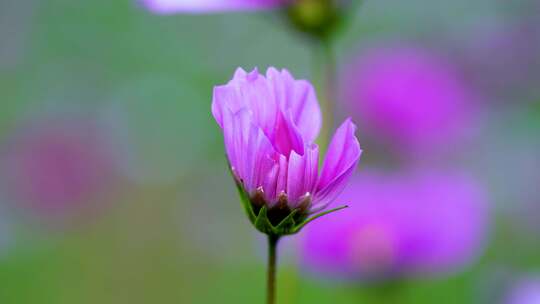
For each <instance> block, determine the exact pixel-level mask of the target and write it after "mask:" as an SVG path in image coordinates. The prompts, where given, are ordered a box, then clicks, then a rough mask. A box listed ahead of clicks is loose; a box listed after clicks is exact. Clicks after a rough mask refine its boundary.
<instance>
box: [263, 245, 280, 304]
mask: <svg viewBox="0 0 540 304" xmlns="http://www.w3.org/2000/svg"><path fill="white" fill-rule="evenodd" d="M278 241H279V236H276V235H268V275H267V281H266V292H267V293H266V303H267V304H275V303H276V262H277V244H278Z"/></svg>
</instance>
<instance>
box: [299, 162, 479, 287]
mask: <svg viewBox="0 0 540 304" xmlns="http://www.w3.org/2000/svg"><path fill="white" fill-rule="evenodd" d="M338 200H340V201H341V200H342V201H346V202H348V203H349V204H350V205H349V206H350V208H349V209H348V210H347V212H341V213H338V214H336V215H335V216H334V217H333V219H332V220H327V219H326V218H322V219H320V220H317V221H315V222H314V223H312V224H310V225H309V226H308V227H307V228H306V231H305V233H304V238H303V239H302V245H301V247H302V250H301V251H302V258H301V259H300V260H301V261H303V263H304V267H305V269H306V270H307V271H309V272H312V273H316V274H322V275H325V276H328V277H332V278H347V279H368V280H369V279H385V278H393V279H395V278H400V277H408V276H414V275H418V274H436V273H440V272H447V271H455V270H456V268H457V267H460V266H464V265H466V264H468V263H470V262H471V261H473V260H474V258H475V257H477V256H478V254H479V253H480V252H481V249H482V248H483V244H484V239H485V237H486V229H487V221H488V214H487V209H486V207H487V206H486V198H485V197H484V194H483V192H482V189H481V188H479V186H478V185H477V184H476V183H475V182H474V181H473V180H471V179H469V178H468V177H465V176H463V175H460V174H448V172H440V173H438V172H416V173H402V174H400V175H385V174H380V173H379V174H376V173H371V174H364V175H361V176H357V177H356V178H355V179H354V180H353V182H352V183H351V185H349V186H348V187H347V189H346V190H345V191H344V193H343V194H342V195H340V196H339V197H338Z"/></svg>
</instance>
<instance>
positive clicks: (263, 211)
mask: <svg viewBox="0 0 540 304" xmlns="http://www.w3.org/2000/svg"><path fill="white" fill-rule="evenodd" d="M237 188H238V193H239V194H240V200H241V201H242V205H243V207H244V209H245V211H246V214H247V216H248V218H249V220H250V222H251V223H252V224H253V226H255V228H256V229H257V230H259V231H260V232H262V233H264V234H267V235H273V236H283V235H291V234H296V233H298V232H300V230H301V229H302V228H304V226H306V225H307V224H308V223H310V222H311V221H313V220H316V219H318V218H320V217H322V216H325V215H327V214H330V213H333V212H336V211H339V210H342V209H345V208H347V207H348V206H341V207H338V208H334V209H330V210H327V211H323V212H320V213H317V214H316V215H313V216H312V217H309V218H308V217H307V216H302V215H301V214H302V212H303V211H302V210H301V209H300V208H298V209H293V210H292V211H291V212H290V213H289V214H288V215H287V216H286V217H285V218H284V219H283V220H281V222H279V224H277V225H274V224H272V222H271V221H270V219H269V218H268V207H267V206H262V207H261V208H260V209H259V210H258V212H257V213H256V211H255V209H254V208H253V204H252V203H251V201H250V199H249V195H248V194H247V193H246V191H245V190H244V189H243V187H242V185H241V184H239V183H237Z"/></svg>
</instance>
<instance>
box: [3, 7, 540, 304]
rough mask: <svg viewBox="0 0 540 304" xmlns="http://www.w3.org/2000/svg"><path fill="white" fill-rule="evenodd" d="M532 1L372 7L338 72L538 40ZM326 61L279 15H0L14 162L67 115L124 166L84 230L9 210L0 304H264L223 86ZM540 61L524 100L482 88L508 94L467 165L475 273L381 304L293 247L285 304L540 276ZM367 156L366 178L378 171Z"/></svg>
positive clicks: (132, 11)
mask: <svg viewBox="0 0 540 304" xmlns="http://www.w3.org/2000/svg"><path fill="white" fill-rule="evenodd" d="M534 2H535V1H513V2H509V1H502V0H501V1H496V0H479V1H474V2H471V1H465V0H457V1H438V2H437V1H427V0H412V1H401V2H400V1H388V0H377V1H366V2H365V3H364V4H363V5H362V6H361V7H360V8H359V9H358V10H357V11H355V12H354V14H353V15H354V16H352V20H351V22H350V24H348V27H347V28H346V29H344V31H343V33H342V34H341V36H340V37H339V39H337V42H336V48H337V56H338V60H339V62H340V63H341V64H342V65H346V60H347V58H348V56H350V55H352V54H353V53H354V51H355V50H356V49H358V48H361V47H363V46H365V45H369V44H370V43H371V42H372V41H379V40H384V39H399V40H406V41H417V42H419V43H422V44H424V45H432V46H435V47H438V48H440V49H443V50H445V52H447V53H449V54H450V55H453V56H455V57H456V58H459V57H460V56H462V55H463V54H464V53H465V54H466V53H467V52H468V50H469V48H468V46H469V45H470V43H471V42H472V41H475V40H476V39H477V37H479V36H475V35H480V36H481V35H483V34H482V31H483V30H484V29H485V28H491V27H494V28H498V27H499V26H504V25H507V24H514V23H515V22H519V21H523V20H530V22H531V23H532V24H533V28H534V29H535V31H533V33H535V34H536V36H537V37H536V39H537V40H540V37H539V36H540V31H536V30H538V29H539V27H538V23H539V22H540V6H538V5H537V4H536V3H534ZM521 42H522V43H523V44H524V45H525V46H524V47H525V48H531V49H534V47H535V44H536V43H538V41H534V39H531V40H528V39H523V40H522V41H521ZM536 47H537V44H536ZM314 48H315V45H314V44H313V42H311V41H309V40H308V39H306V38H305V37H303V36H302V35H300V34H297V33H295V32H294V31H292V30H289V29H288V25H287V23H286V22H284V19H283V17H282V16H280V15H279V14H277V13H269V12H258V13H229V14H212V15H171V16H158V15H153V14H151V13H149V12H147V11H146V10H144V9H143V8H141V7H139V6H138V5H137V4H136V3H134V2H133V1H128V0H117V1H105V0H95V1H73V0H41V1H38V0H23V1H16V0H0V139H1V140H2V145H3V148H2V149H5V148H6V147H8V148H9V145H10V138H11V137H12V136H13V135H12V134H13V133H14V132H16V130H18V129H19V127H20V125H21V124H25V122H27V121H34V120H40V119H42V117H53V118H52V120H57V117H59V116H60V117H64V116H69V117H76V118H75V119H74V120H75V121H80V120H88V121H91V122H92V123H93V124H95V125H96V126H97V128H98V129H99V132H100V134H104V135H105V137H106V142H107V145H108V147H110V151H112V153H111V154H112V155H113V157H112V160H111V161H112V162H114V164H115V165H114V168H113V170H111V171H112V172H110V173H107V176H108V177H109V178H110V181H108V182H107V185H106V189H105V190H104V191H101V193H100V195H99V196H98V197H94V198H92V200H91V201H89V202H85V204H90V205H91V204H98V205H100V206H101V207H99V208H98V209H99V210H98V211H95V212H89V213H88V214H89V215H86V216H85V217H84V219H81V220H79V219H80V217H81V216H80V215H78V216H79V217H77V220H76V221H74V222H73V220H72V222H69V223H63V222H62V223H57V222H58V221H59V220H58V219H56V218H55V219H54V220H51V219H50V218H48V219H40V218H39V217H38V216H36V215H35V214H30V215H29V214H27V213H26V212H24V211H22V210H20V209H21V208H19V207H17V206H15V207H14V206H13V199H12V198H11V197H10V196H9V195H7V194H2V195H0V200H1V201H2V205H1V207H0V212H1V213H2V214H0V303H2V304H24V303H40V304H48V303H54V304H57V303H66V304H68V303H69V304H71V303H261V302H262V299H263V295H264V269H265V246H264V245H265V244H264V238H262V237H261V236H259V235H258V234H257V233H256V232H255V231H254V229H252V227H251V226H250V225H249V223H248V221H247V219H246V218H245V216H244V214H243V212H242V209H241V207H240V204H239V202H238V198H237V196H236V193H235V188H234V186H233V182H232V179H231V178H230V176H229V173H228V171H227V169H226V161H225V157H224V150H223V143H222V137H221V133H220V131H219V128H218V127H217V126H216V124H215V122H214V121H213V118H212V116H211V113H210V103H211V95H212V87H213V86H214V85H217V84H222V83H225V82H226V81H227V80H228V79H229V78H230V77H231V75H232V73H233V71H234V69H235V68H236V67H238V66H240V67H244V68H245V69H251V68H253V67H256V66H257V67H259V68H260V69H261V70H264V69H265V68H266V67H267V66H276V67H286V68H287V69H289V70H290V71H291V72H292V73H293V74H294V75H295V76H296V77H298V78H306V79H313V80H317V77H318V76H317V75H315V72H316V71H317V65H316V62H315V61H316V58H317V57H316V55H315V54H314V53H315V51H314ZM538 49H540V48H537V49H536V50H538ZM512 54H513V53H512V52H511V51H510V55H509V58H510V59H509V60H508V62H506V63H505V64H507V65H508V66H504V67H503V68H502V69H500V70H501V71H505V70H506V69H507V68H509V67H510V66H512V62H513V59H514V57H513V55H512ZM484 55H485V56H486V57H488V58H489V56H490V54H484ZM516 56H517V55H516ZM535 56H536V57H533V61H532V62H534V63H535V64H536V66H533V65H525V66H518V67H516V68H518V69H520V70H519V73H518V74H523V75H525V77H524V79H525V80H519V81H518V84H519V85H514V84H513V85H512V87H510V85H509V86H508V88H506V87H504V84H503V85H502V87H501V86H500V85H497V86H492V87H490V86H487V87H482V90H484V91H486V92H488V93H492V92H496V93H494V94H489V96H490V98H487V100H486V101H485V102H484V104H483V107H484V108H483V113H484V115H483V120H482V122H481V126H480V128H479V129H480V130H479V132H481V133H480V134H481V136H479V138H480V142H478V143H476V144H475V145H474V146H471V147H469V146H467V147H463V148H462V149H463V150H464V151H462V152H463V156H461V157H460V158H459V160H457V161H459V162H460V164H462V165H464V166H468V167H469V168H471V170H473V171H474V172H475V173H476V174H477V175H479V176H481V177H482V178H483V180H484V181H485V183H486V184H487V186H488V189H489V190H490V197H491V198H492V199H491V201H492V203H493V208H492V210H493V217H492V223H493V225H492V227H491V233H490V242H489V245H488V246H487V248H486V252H485V254H484V255H483V256H482V258H481V259H480V261H478V262H477V263H475V264H474V265H472V266H471V267H470V268H468V269H467V270H466V271H464V272H460V273H456V274H452V275H449V276H445V277H443V278H421V279H416V280H412V281H410V282H407V284H404V285H403V286H399V290H397V291H396V292H398V294H399V300H395V299H383V300H381V296H380V293H386V291H385V290H380V288H378V287H377V288H371V286H365V285H362V284H360V283H353V282H349V283H336V282H327V281H324V280H320V279H316V278H312V277H309V276H306V275H304V274H303V273H302V271H300V270H299V268H298V266H296V265H297V263H296V259H297V257H296V256H295V254H294V252H295V244H294V242H293V241H289V240H288V241H287V242H285V243H284V246H283V247H289V248H288V249H285V248H283V249H284V250H283V252H282V259H281V265H280V269H279V271H280V272H279V283H278V286H279V287H278V302H279V303H283V304H285V303H381V302H382V301H386V302H387V303H441V304H442V303H499V302H498V301H499V300H498V299H499V297H500V295H499V294H501V293H503V291H504V286H506V285H505V284H506V283H505V282H506V281H507V280H511V279H512V278H513V277H518V276H521V275H522V274H530V273H533V274H534V273H535V272H540V242H539V239H540V236H539V233H540V225H538V222H540V220H539V218H540V207H539V204H540V200H539V193H538V183H539V181H540V174H539V173H538V171H539V168H540V160H539V159H540V156H539V155H538V151H539V150H538V148H540V140H539V136H538V134H539V131H540V105H539V100H540V92H539V88H538V85H539V83H540V78H534V77H535V76H538V75H539V74H538V73H536V72H538V70H534V69H535V68H537V67H538V63H539V60H540V59H539V58H540V53H537V54H536V55H535ZM493 60H494V61H495V60H498V59H497V58H493ZM534 73H536V74H534ZM499 90H503V91H504V93H500V92H499ZM483 95H484V96H486V95H488V94H483ZM339 115H340V116H344V115H341V114H339ZM339 118H340V119H341V118H342V117H339ZM364 149H365V150H366V151H367V152H366V155H365V158H364V160H363V161H362V162H363V163H362V164H361V166H360V170H361V168H362V166H364V165H366V164H369V163H370V161H372V160H373V159H376V158H377V157H376V156H373V155H369V147H365V146H364ZM454 161H456V160H455V159H452V160H448V165H452V164H451V162H454ZM97 201H99V203H96V202H97ZM82 209H84V210H86V209H85V208H82ZM525 217H527V218H528V219H527V220H525V219H524V218H525ZM60 221H61V220H60ZM51 222H54V223H51ZM525 222H527V223H528V222H531V224H530V225H529V224H524V223H525ZM501 286H503V287H501ZM382 298H384V297H382Z"/></svg>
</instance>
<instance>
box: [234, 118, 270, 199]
mask: <svg viewBox="0 0 540 304" xmlns="http://www.w3.org/2000/svg"><path fill="white" fill-rule="evenodd" d="M224 114H225V115H224V116H223V133H224V138H225V149H226V151H227V156H228V158H229V162H230V164H231V166H232V167H233V168H234V172H235V173H236V174H237V177H238V178H240V179H241V180H242V181H243V183H244V187H245V188H246V190H247V191H248V192H252V191H254V190H255V189H256V188H257V187H259V186H262V185H263V182H264V178H265V177H266V173H267V172H268V171H269V170H271V168H272V167H273V166H274V163H275V161H274V160H273V159H272V156H273V155H274V154H275V151H274V149H273V148H272V145H271V144H270V141H269V140H268V138H267V137H266V136H265V135H264V133H263V132H262V130H261V129H260V128H257V127H256V126H255V125H254V124H253V123H252V120H251V115H250V113H249V112H248V111H247V110H245V109H244V110H240V111H239V112H237V113H236V114H233V113H232V112H231V111H225V112H224Z"/></svg>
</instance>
